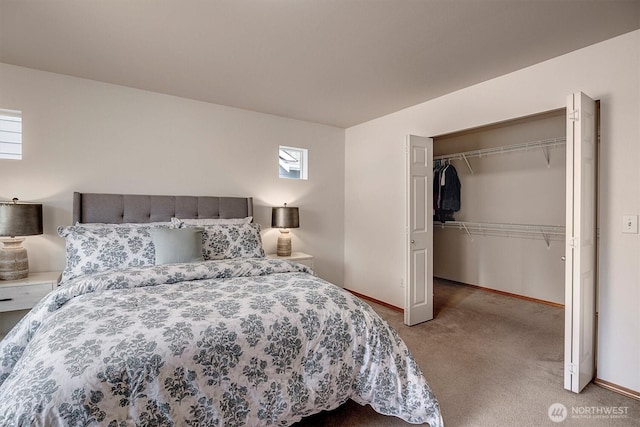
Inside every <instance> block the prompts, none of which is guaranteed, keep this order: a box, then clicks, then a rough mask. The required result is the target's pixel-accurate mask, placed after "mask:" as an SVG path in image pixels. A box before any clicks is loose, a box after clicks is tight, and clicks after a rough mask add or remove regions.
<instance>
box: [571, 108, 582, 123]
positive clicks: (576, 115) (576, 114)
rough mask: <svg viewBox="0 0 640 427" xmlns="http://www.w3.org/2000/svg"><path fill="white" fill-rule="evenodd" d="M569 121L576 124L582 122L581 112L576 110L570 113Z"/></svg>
mask: <svg viewBox="0 0 640 427" xmlns="http://www.w3.org/2000/svg"><path fill="white" fill-rule="evenodd" d="M569 120H573V121H574V122H578V121H580V110H578V109H575V110H571V111H569Z"/></svg>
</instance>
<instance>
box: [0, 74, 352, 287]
mask: <svg viewBox="0 0 640 427" xmlns="http://www.w3.org/2000/svg"><path fill="white" fill-rule="evenodd" d="M0 108H8V109H15V110H21V111H22V113H23V144H24V147H23V160H21V161H10V160H0V200H7V199H8V200H10V199H11V198H13V197H18V198H20V199H21V200H24V201H31V202H39V203H42V204H43V205H44V206H43V208H44V229H45V230H44V231H45V234H44V235H43V236H32V237H28V238H27V239H26V242H25V246H26V247H27V249H28V251H29V259H30V266H31V270H32V271H47V270H61V269H62V268H63V266H64V242H63V239H61V238H60V237H58V236H57V234H56V227H57V226H59V225H67V224H70V223H71V204H72V193H73V192H74V191H80V192H111V193H146V194H187V195H216V196H222V195H227V196H252V197H254V205H255V219H256V221H257V222H258V223H260V224H261V225H262V228H263V243H264V246H265V250H266V251H267V252H275V240H276V238H277V234H278V232H277V230H274V229H271V228H270V226H271V207H272V206H277V205H281V204H282V203H284V202H288V203H289V204H290V205H292V206H293V205H297V206H299V207H300V223H301V228H299V229H296V230H292V235H293V248H294V250H299V251H305V252H308V253H310V254H313V255H315V257H316V258H315V262H314V265H315V267H316V271H317V273H318V274H319V275H320V276H321V277H323V278H325V279H327V280H330V281H332V282H334V283H337V284H342V280H343V254H344V251H343V241H344V240H343V226H344V221H343V218H344V193H343V188H344V184H343V183H344V175H343V173H344V130H343V129H338V128H334V127H330V126H322V125H316V124H312V123H308V122H303V121H298V120H291V119H286V118H282V117H277V116H273V115H267V114H260V113H254V112H250V111H245V110H240V109H235V108H228V107H224V106H220V105H214V104H208V103H204V102H198V101H193V100H188V99H183V98H177V97H172V96H168V95H161V94H157V93H152V92H146V91H141V90H136V89H131V88H127V87H122V86H116V85H110V84H105V83H100V82H95V81H90V80H84V79H78V78H74V77H68V76H63V75H59V74H53V73H46V72H41V71H36V70H31V69H27V68H20V67H15V66H11V65H6V64H0ZM280 144H283V145H291V146H296V147H302V148H307V149H308V150H309V180H308V181H295V180H286V179H279V178H278V165H277V155H278V146H279V145H280Z"/></svg>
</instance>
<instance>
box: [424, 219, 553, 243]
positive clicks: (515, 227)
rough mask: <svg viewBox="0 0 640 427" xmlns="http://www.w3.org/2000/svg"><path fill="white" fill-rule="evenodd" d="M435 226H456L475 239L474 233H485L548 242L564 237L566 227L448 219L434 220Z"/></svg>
mask: <svg viewBox="0 0 640 427" xmlns="http://www.w3.org/2000/svg"><path fill="white" fill-rule="evenodd" d="M433 226H434V227H438V226H439V227H441V228H456V229H459V230H462V231H464V232H466V233H467V236H468V237H469V239H471V240H473V237H472V236H471V235H472V234H483V235H500V236H502V235H506V236H513V237H531V238H538V237H541V238H543V239H544V241H545V242H546V243H547V248H548V247H549V242H550V241H551V239H557V238H559V237H562V238H564V235H565V227H564V226H559V225H537V224H504V223H494V222H470V221H447V222H444V223H440V222H434V223H433Z"/></svg>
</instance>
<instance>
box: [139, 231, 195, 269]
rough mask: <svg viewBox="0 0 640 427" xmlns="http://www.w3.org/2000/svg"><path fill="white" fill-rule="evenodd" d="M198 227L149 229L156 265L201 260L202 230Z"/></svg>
mask: <svg viewBox="0 0 640 427" xmlns="http://www.w3.org/2000/svg"><path fill="white" fill-rule="evenodd" d="M203 231H204V229H202V228H198V227H190V228H155V229H150V230H149V234H151V239H152V240H153V245H154V246H155V251H156V265H163V264H175V263H179V262H198V261H203V257H202V232H203Z"/></svg>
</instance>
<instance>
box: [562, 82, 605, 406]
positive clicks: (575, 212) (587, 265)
mask: <svg viewBox="0 0 640 427" xmlns="http://www.w3.org/2000/svg"><path fill="white" fill-rule="evenodd" d="M596 150H597V135H596V105H595V102H594V101H593V100H592V99H591V98H589V97H588V96H586V95H585V94H584V93H581V92H579V93H574V94H572V95H569V96H568V98H567V182H566V185H567V193H566V201H567V207H566V216H567V218H566V250H565V261H566V265H565V294H564V298H565V336H564V339H565V352H564V360H565V365H564V388H565V389H567V390H571V391H573V392H576V393H579V392H580V391H581V390H582V389H583V388H584V387H585V386H586V385H587V384H588V383H589V382H590V381H591V380H592V379H593V377H594V375H595V327H596V325H595V318H596V273H597V270H596V245H597V241H596V238H597V234H596V182H597V179H596V153H597V152H596Z"/></svg>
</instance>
